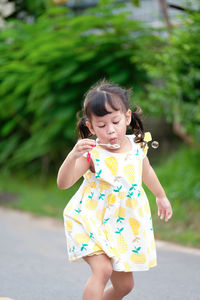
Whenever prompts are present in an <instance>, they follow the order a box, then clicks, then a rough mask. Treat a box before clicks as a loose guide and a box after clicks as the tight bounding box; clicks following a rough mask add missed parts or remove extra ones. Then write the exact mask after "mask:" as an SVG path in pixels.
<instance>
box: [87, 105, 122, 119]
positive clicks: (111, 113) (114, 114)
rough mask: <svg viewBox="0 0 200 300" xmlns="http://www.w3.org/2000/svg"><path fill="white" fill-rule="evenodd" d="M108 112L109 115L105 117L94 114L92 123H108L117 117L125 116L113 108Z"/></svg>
mask: <svg viewBox="0 0 200 300" xmlns="http://www.w3.org/2000/svg"><path fill="white" fill-rule="evenodd" d="M107 110H108V112H109V113H108V114H106V115H104V116H96V115H94V114H92V116H91V117H92V122H93V121H94V122H101V121H102V122H103V121H108V120H110V119H114V118H117V117H122V115H124V113H123V112H122V111H121V110H114V109H113V108H112V107H110V108H109V109H107Z"/></svg>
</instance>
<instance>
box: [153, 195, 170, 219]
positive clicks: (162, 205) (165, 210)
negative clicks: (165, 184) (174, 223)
mask: <svg viewBox="0 0 200 300" xmlns="http://www.w3.org/2000/svg"><path fill="white" fill-rule="evenodd" d="M156 203H157V207H158V216H159V217H160V219H161V220H162V219H163V218H164V216H165V222H167V221H168V220H169V219H170V218H171V217H172V213H173V212H172V207H171V204H170V202H169V200H168V199H167V197H156Z"/></svg>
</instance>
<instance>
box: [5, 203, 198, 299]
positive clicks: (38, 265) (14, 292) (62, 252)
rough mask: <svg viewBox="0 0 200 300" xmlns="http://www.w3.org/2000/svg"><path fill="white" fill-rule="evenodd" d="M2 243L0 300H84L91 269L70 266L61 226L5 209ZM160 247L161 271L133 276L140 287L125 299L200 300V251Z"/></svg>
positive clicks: (52, 221) (82, 264)
mask: <svg viewBox="0 0 200 300" xmlns="http://www.w3.org/2000/svg"><path fill="white" fill-rule="evenodd" d="M0 241H1V246H0V297H10V298H12V299H14V300H55V299H56V300H81V298H82V297H81V295H82V292H83V289H84V285H85V283H86V281H87V279H88V278H89V275H90V269H89V266H88V265H87V264H86V263H85V262H83V263H70V262H68V258H67V252H66V242H65V236H64V228H63V224H62V222H60V221H57V220H54V219H51V218H40V217H35V216H32V215H31V214H27V213H21V212H17V211H14V210H8V209H5V208H0ZM156 247H157V254H158V266H157V267H155V268H152V269H151V270H149V271H148V272H145V271H143V272H134V279H135V288H134V290H133V291H132V292H131V293H130V294H129V295H128V296H127V297H125V298H124V299H127V300H131V299H132V300H161V299H162V300H168V299H170V300H177V299H178V300H187V299H188V300H199V299H200V251H199V250H195V249H192V248H184V247H180V246H176V245H173V244H170V243H165V242H161V241H157V242H156ZM94 300H95V299H94Z"/></svg>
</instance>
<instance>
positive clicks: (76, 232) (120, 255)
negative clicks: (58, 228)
mask: <svg viewBox="0 0 200 300" xmlns="http://www.w3.org/2000/svg"><path fill="white" fill-rule="evenodd" d="M127 137H128V138H129V140H130V141H131V144H132V149H131V151H129V152H125V153H114V152H110V151H107V150H105V149H103V148H102V147H100V146H97V147H95V148H93V149H92V151H91V152H90V154H91V159H92V161H93V164H94V168H95V172H94V173H93V172H91V171H90V170H88V171H87V172H86V173H85V174H84V181H83V183H82V184H81V186H80V188H79V189H78V191H77V192H76V193H75V195H74V196H73V197H72V198H71V200H70V201H69V202H68V204H67V206H66V207H65V209H64V212H63V216H64V227H65V234H66V239H67V249H68V257H69V260H70V261H78V260H79V261H80V260H81V258H83V257H84V256H87V255H94V254H100V253H105V254H106V255H107V256H108V257H110V258H111V262H112V266H113V270H114V271H124V272H132V271H145V270H148V269H149V268H151V267H154V266H156V265H157V261H156V248H155V239H154V233H153V226H152V218H151V212H150V207H149V203H148V199H147V197H146V194H145V192H144V190H143V188H142V161H143V158H144V157H145V156H146V154H147V149H148V146H147V145H146V146H145V148H142V147H141V145H140V144H138V143H135V142H134V138H135V135H127ZM145 140H146V141H149V140H151V135H150V133H146V134H145ZM86 155H87V153H85V155H84V156H86Z"/></svg>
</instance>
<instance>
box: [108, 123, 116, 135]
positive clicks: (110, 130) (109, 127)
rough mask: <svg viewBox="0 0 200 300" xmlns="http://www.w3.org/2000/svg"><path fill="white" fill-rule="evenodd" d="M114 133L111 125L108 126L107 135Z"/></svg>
mask: <svg viewBox="0 0 200 300" xmlns="http://www.w3.org/2000/svg"><path fill="white" fill-rule="evenodd" d="M114 131H115V130H114V127H113V125H112V124H110V125H108V129H107V132H108V134H111V133H113V132H114Z"/></svg>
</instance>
